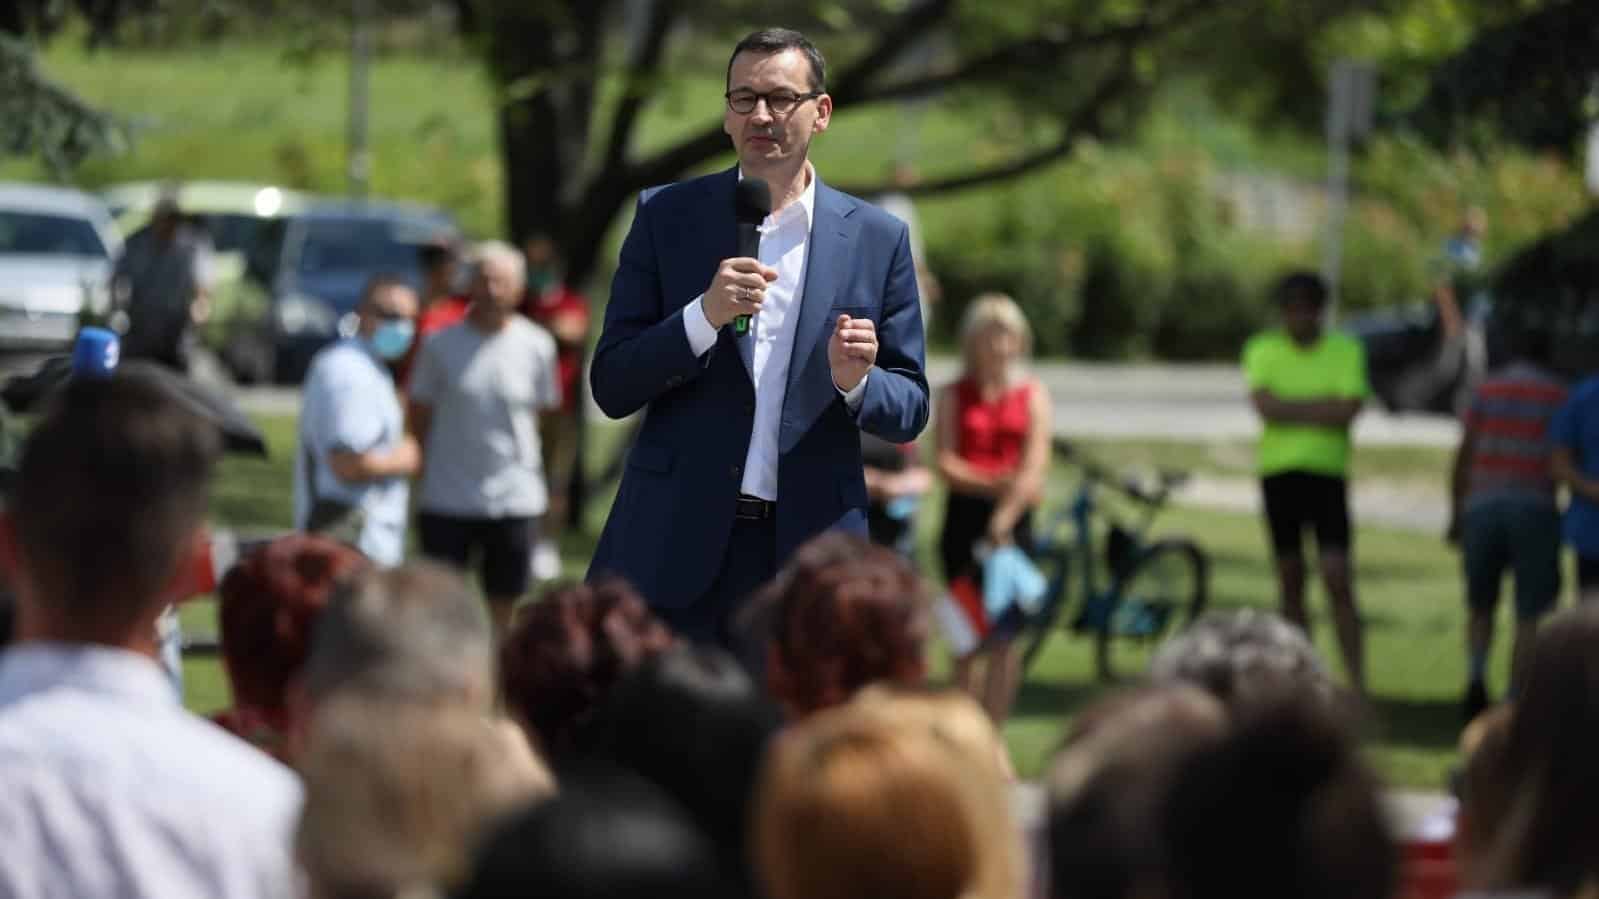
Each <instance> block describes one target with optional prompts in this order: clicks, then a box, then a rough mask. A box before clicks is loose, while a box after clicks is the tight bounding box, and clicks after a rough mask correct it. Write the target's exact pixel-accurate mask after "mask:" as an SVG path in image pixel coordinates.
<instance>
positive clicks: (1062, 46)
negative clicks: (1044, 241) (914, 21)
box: [851, 0, 1222, 104]
mask: <svg viewBox="0 0 1599 899" xmlns="http://www.w3.org/2000/svg"><path fill="white" fill-rule="evenodd" d="M1221 5H1222V2H1221V0H1188V2H1186V3H1184V4H1182V5H1181V6H1179V7H1177V8H1176V9H1175V10H1173V11H1172V12H1171V13H1169V14H1167V15H1166V16H1164V17H1162V18H1161V19H1160V20H1158V21H1157V20H1155V19H1154V18H1153V17H1152V16H1151V15H1149V14H1148V13H1147V12H1146V14H1144V15H1142V16H1140V17H1139V18H1138V19H1137V20H1136V21H1132V22H1127V23H1124V24H1120V25H1115V26H1111V27H1107V28H1099V29H1096V30H1093V31H1086V32H1085V31H1078V32H1071V31H1068V32H1065V33H1057V34H1053V35H1049V34H1046V35H1040V36H1037V37H1031V38H1027V39H1026V40H1021V41H1015V42H1013V43H1010V44H1007V45H1005V46H1003V47H1000V48H998V49H995V50H992V51H990V52H988V53H985V54H983V55H982V56H978V57H974V58H972V59H969V60H966V61H964V62H961V63H958V64H956V65H955V66H953V67H951V68H949V69H946V70H944V71H942V72H935V73H932V74H930V75H923V76H920V77H916V78H913V79H910V80H907V81H901V82H898V83H895V84H887V85H882V86H879V87H875V88H866V89H864V90H863V91H862V92H861V93H860V94H859V95H857V96H855V97H852V98H851V99H852V101H853V102H854V103H856V104H864V103H878V102H883V101H886V100H903V99H908V98H911V97H925V96H927V95H929V94H934V93H937V92H939V91H942V90H945V89H947V88H950V87H953V86H956V85H960V84H965V83H969V82H973V81H981V80H984V79H988V78H995V77H999V76H1002V75H1006V74H1009V73H1011V72H1014V71H1016V70H1017V69H1021V68H1030V67H1042V66H1051V65H1059V63H1060V61H1061V59H1062V57H1065V56H1068V55H1070V54H1072V53H1080V52H1082V51H1084V50H1087V49H1090V48H1093V47H1100V46H1107V45H1115V46H1120V47H1127V46H1130V45H1131V44H1133V43H1134V42H1136V41H1141V40H1148V39H1151V38H1154V37H1158V36H1159V35H1161V34H1163V33H1165V32H1169V31H1172V30H1174V29H1176V28H1178V27H1180V26H1181V25H1182V24H1183V22H1184V21H1186V20H1187V19H1189V18H1191V17H1193V16H1194V15H1197V14H1198V13H1200V12H1203V11H1205V10H1206V9H1209V8H1212V7H1218V6H1221Z"/></svg>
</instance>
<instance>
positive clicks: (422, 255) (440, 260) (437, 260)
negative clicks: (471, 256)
mask: <svg viewBox="0 0 1599 899" xmlns="http://www.w3.org/2000/svg"><path fill="white" fill-rule="evenodd" d="M416 256H417V262H418V263H420V264H421V266H422V271H424V272H431V271H433V270H434V269H436V268H438V267H439V266H441V265H443V264H445V263H446V262H454V261H455V260H456V252H455V247H453V246H451V245H450V244H447V243H442V242H434V243H425V244H423V245H422V249H420V250H418V251H417V253H416Z"/></svg>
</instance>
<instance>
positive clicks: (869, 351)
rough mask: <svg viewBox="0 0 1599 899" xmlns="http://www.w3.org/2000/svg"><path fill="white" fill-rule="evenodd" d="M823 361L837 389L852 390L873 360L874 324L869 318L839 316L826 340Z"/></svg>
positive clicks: (869, 367) (870, 366) (867, 370)
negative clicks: (830, 369)
mask: <svg viewBox="0 0 1599 899" xmlns="http://www.w3.org/2000/svg"><path fill="white" fill-rule="evenodd" d="M827 362H828V365H829V366H831V367H832V369H833V383H834V384H836V385H838V389H839V390H842V391H844V392H845V393H848V392H849V391H851V390H854V389H855V385H857V384H859V383H860V382H861V379H862V378H864V377H866V373H867V372H869V371H871V370H872V365H873V364H875V363H876V362H877V327H876V326H875V325H873V324H872V320H871V319H869V318H850V317H849V316H847V315H840V316H839V317H838V321H837V322H835V323H834V325H833V336H832V338H831V339H829V340H828V341H827Z"/></svg>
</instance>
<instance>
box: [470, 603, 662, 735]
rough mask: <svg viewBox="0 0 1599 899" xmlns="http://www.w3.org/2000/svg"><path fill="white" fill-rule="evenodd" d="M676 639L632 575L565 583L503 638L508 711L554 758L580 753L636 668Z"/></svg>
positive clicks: (502, 672) (503, 692) (523, 612)
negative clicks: (598, 713) (603, 708)
mask: <svg viewBox="0 0 1599 899" xmlns="http://www.w3.org/2000/svg"><path fill="white" fill-rule="evenodd" d="M673 643H674V638H673V636H672V632H671V631H670V630H668V629H667V627H666V625H665V624H663V623H662V622H661V620H660V619H659V618H656V617H655V615H654V613H652V612H651V611H650V610H649V607H648V606H646V605H645V604H644V600H643V599H642V598H641V597H640V596H639V595H638V593H637V592H636V591H634V590H633V588H632V587H630V586H628V584H627V582H626V581H623V580H620V579H610V580H604V581H599V582H596V583H591V584H574V585H571V586H567V587H560V588H557V589H555V590H552V591H551V592H549V593H547V594H545V595H544V597H543V598H542V599H540V600H539V601H538V602H535V603H532V604H530V605H528V606H525V607H523V609H522V610H521V611H520V613H519V614H518V616H517V618H516V621H515V622H514V623H513V624H512V626H511V631H510V633H508V634H506V636H505V641H504V642H503V643H502V644H501V645H500V692H501V695H502V696H504V697H505V707H506V711H507V712H508V713H509V714H510V715H511V716H512V717H513V718H515V719H516V721H517V722H518V723H519V724H521V725H522V726H523V727H525V728H526V729H527V733H528V738H529V739H530V740H531V741H532V742H533V745H534V746H536V747H537V748H538V749H539V751H540V752H542V753H544V755H545V756H546V757H547V758H550V759H551V760H552V761H560V760H563V759H564V758H566V757H568V756H570V755H572V754H574V753H575V752H576V751H577V750H578V749H579V748H580V746H579V744H580V743H581V741H582V740H584V739H586V737H587V735H586V733H585V728H587V726H588V725H589V722H590V720H591V719H592V717H593V715H594V712H595V710H596V709H597V708H598V707H599V706H600V704H601V703H602V702H604V701H605V698H606V697H607V696H608V695H609V694H610V692H611V689H612V688H613V687H615V686H616V684H617V683H618V682H619V681H620V680H621V679H622V678H623V677H624V676H625V675H626V674H627V673H628V672H630V671H632V670H633V669H635V668H637V667H638V666H640V665H642V664H643V663H644V662H645V661H646V660H648V659H650V658H651V657H653V656H655V655H658V654H659V653H661V652H664V651H665V650H666V649H668V648H670V647H671V646H672V645H673Z"/></svg>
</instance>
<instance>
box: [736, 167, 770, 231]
mask: <svg viewBox="0 0 1599 899" xmlns="http://www.w3.org/2000/svg"><path fill="white" fill-rule="evenodd" d="M733 214H734V217H735V218H737V219H738V220H739V221H740V222H742V223H745V224H755V225H759V224H760V223H761V222H763V221H765V220H766V217H767V216H768V215H771V214H772V188H771V187H770V186H768V185H767V183H766V179H764V178H745V179H743V180H741V181H739V182H738V187H737V188H736V189H735V190H734V191H733Z"/></svg>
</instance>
